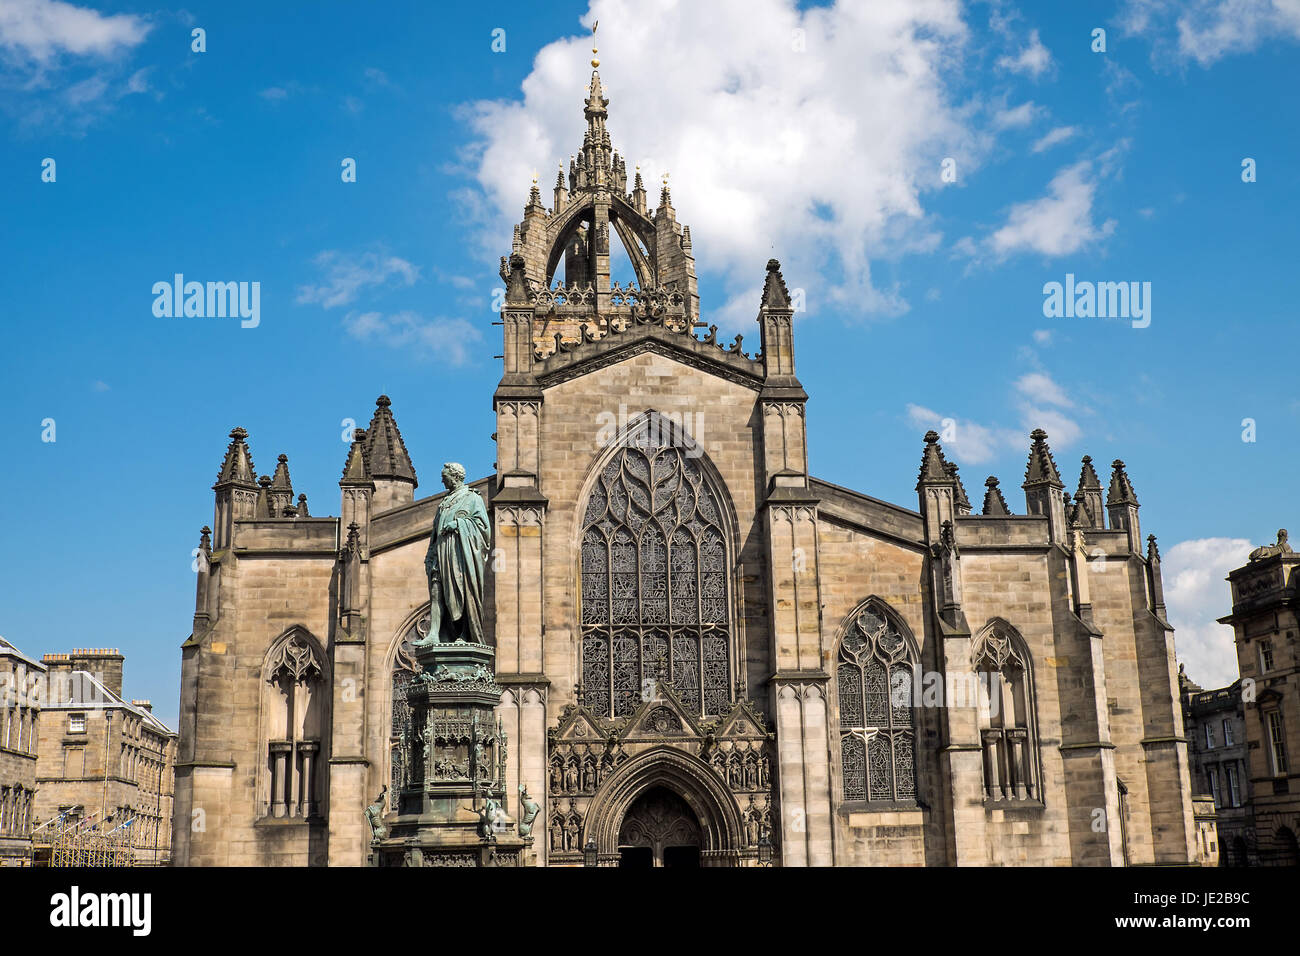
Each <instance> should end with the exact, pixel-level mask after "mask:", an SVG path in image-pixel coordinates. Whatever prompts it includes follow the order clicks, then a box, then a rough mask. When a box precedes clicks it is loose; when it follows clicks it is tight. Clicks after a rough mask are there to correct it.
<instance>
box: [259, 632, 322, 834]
mask: <svg viewBox="0 0 1300 956" xmlns="http://www.w3.org/2000/svg"><path fill="white" fill-rule="evenodd" d="M324 674H325V668H324V664H323V662H322V657H321V653H320V651H319V649H318V648H317V646H316V645H315V642H314V641H312V640H311V639H310V638H309V637H307V636H305V635H304V634H303V633H301V632H300V631H299V630H297V629H295V630H292V631H290V632H289V633H288V634H287V635H285V636H284V637H283V638H281V639H280V641H279V642H278V643H277V644H276V645H275V646H274V647H273V648H272V650H271V653H270V654H269V655H268V656H267V661H266V667H265V670H264V682H263V687H264V689H265V690H264V695H265V706H264V713H265V715H266V720H267V771H268V786H267V789H266V792H265V796H264V799H265V801H266V813H267V815H269V816H273V817H302V818H307V817H313V816H316V815H317V813H318V812H319V804H318V796H317V793H318V790H319V788H320V783H319V777H320V771H319V768H320V760H321V739H322V736H323V730H324V726H325V698H326V691H325V686H324V684H325V682H324Z"/></svg>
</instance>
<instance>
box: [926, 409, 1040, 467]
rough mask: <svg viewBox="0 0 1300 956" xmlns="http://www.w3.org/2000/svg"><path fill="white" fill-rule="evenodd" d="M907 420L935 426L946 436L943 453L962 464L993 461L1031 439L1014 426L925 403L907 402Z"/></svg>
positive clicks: (1025, 445)
mask: <svg viewBox="0 0 1300 956" xmlns="http://www.w3.org/2000/svg"><path fill="white" fill-rule="evenodd" d="M907 420H908V421H909V422H910V423H911V424H912V425H914V426H916V427H917V428H923V429H926V430H927V431H929V430H931V429H933V430H934V431H937V432H939V434H940V435H941V436H945V437H944V438H943V451H944V454H945V455H946V456H947V457H949V458H951V459H953V460H954V461H956V462H958V463H960V464H968V465H979V464H983V463H984V462H987V461H993V460H994V459H995V458H997V457H998V456H999V455H1002V454H1005V453H1006V452H1007V451H1009V450H1010V449H1013V448H1018V447H1020V446H1021V445H1023V446H1024V447H1026V448H1028V447H1029V440H1028V439H1027V438H1026V437H1025V436H1024V435H1022V434H1021V433H1020V432H1018V431H1016V430H1015V429H1013V428H999V427H996V426H992V427H991V426H988V425H981V424H979V423H978V422H973V421H971V420H970V419H966V418H957V417H956V416H955V415H943V414H941V413H939V412H936V411H934V410H932V409H929V408H926V407H924V406H923V405H914V404H910V403H909V404H908V406H907Z"/></svg>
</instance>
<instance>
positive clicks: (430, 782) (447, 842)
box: [370, 641, 530, 866]
mask: <svg viewBox="0 0 1300 956" xmlns="http://www.w3.org/2000/svg"><path fill="white" fill-rule="evenodd" d="M415 650H416V660H417V661H418V662H419V664H420V666H421V668H423V670H422V671H421V673H420V674H419V676H418V677H417V678H416V679H415V680H413V681H412V682H411V684H410V686H409V687H408V688H407V701H408V702H409V703H410V705H411V734H410V736H409V738H408V739H406V740H404V741H403V746H402V754H401V760H402V764H403V766H402V771H403V773H402V779H403V781H404V785H403V787H402V789H401V791H400V792H399V793H398V794H396V795H395V797H394V800H393V805H394V810H395V811H396V816H392V815H390V816H389V817H388V818H387V819H385V821H384V823H385V825H386V829H387V833H386V834H384V835H382V836H380V837H378V838H377V839H375V840H374V841H372V843H371V855H370V856H371V861H372V863H373V864H374V865H376V866H519V865H520V864H521V863H522V862H523V855H524V851H525V850H526V848H527V847H528V845H529V842H530V841H525V840H522V839H520V838H519V836H518V835H517V834H516V832H515V825H514V822H513V820H512V818H511V817H510V815H509V812H508V795H507V793H506V784H505V780H506V773H505V771H506V736H505V733H504V732H503V731H502V730H501V728H500V726H499V725H498V723H497V721H496V718H495V717H494V715H493V709H494V708H495V707H496V705H497V704H498V703H499V702H500V700H501V688H500V687H498V686H497V683H496V680H495V678H494V677H493V665H494V652H493V649H492V648H491V647H488V646H487V645H484V644H469V643H465V642H463V641H462V642H454V643H447V644H425V645H416V648H415Z"/></svg>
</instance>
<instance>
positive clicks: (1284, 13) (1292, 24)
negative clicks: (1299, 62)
mask: <svg viewBox="0 0 1300 956" xmlns="http://www.w3.org/2000/svg"><path fill="white" fill-rule="evenodd" d="M1120 24H1121V26H1122V28H1123V29H1124V30H1125V31H1126V32H1127V33H1128V34H1129V35H1145V36H1148V37H1149V38H1150V39H1151V41H1152V59H1153V60H1154V61H1156V62H1160V61H1162V60H1166V59H1168V58H1171V57H1172V58H1177V59H1181V60H1195V61H1196V62H1197V63H1199V64H1200V65H1201V66H1203V67H1204V66H1210V65H1211V64H1213V63H1214V62H1215V61H1216V60H1220V59H1222V58H1223V57H1225V56H1229V55H1231V54H1235V53H1248V52H1250V51H1252V50H1254V49H1256V48H1258V47H1259V46H1261V45H1262V44H1263V43H1264V42H1265V41H1266V40H1270V39H1281V40H1291V41H1296V40H1300V3H1298V2H1297V0H1177V2H1171V0H1128V2H1127V4H1126V5H1125V7H1124V8H1123V10H1122V11H1121V15H1120Z"/></svg>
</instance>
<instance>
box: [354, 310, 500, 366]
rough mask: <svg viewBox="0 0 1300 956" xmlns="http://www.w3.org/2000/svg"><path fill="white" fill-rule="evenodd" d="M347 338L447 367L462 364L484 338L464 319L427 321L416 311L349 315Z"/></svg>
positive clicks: (468, 358) (434, 319)
mask: <svg viewBox="0 0 1300 956" xmlns="http://www.w3.org/2000/svg"><path fill="white" fill-rule="evenodd" d="M343 327H344V328H345V329H347V332H348V334H349V335H351V336H352V337H353V338H355V339H359V340H361V341H363V342H373V343H376V344H379V345H385V346H387V347H389V348H395V349H403V350H406V351H410V352H414V353H415V354H416V355H418V356H421V357H425V358H433V359H437V360H439V361H442V362H446V363H447V364H448V365H464V364H465V363H466V362H468V361H469V360H470V357H471V351H470V350H471V348H472V347H474V346H477V345H478V344H479V343H480V342H481V341H482V340H483V335H482V333H481V332H479V330H478V329H477V328H475V327H474V326H473V325H471V324H470V323H469V322H468V321H467V320H465V319H448V318H441V317H439V318H433V319H426V318H424V317H423V316H420V315H418V314H417V313H415V312H409V311H407V312H395V313H393V314H391V315H384V314H382V313H379V312H363V313H361V314H351V315H348V316H347V318H345V319H344V320H343Z"/></svg>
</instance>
